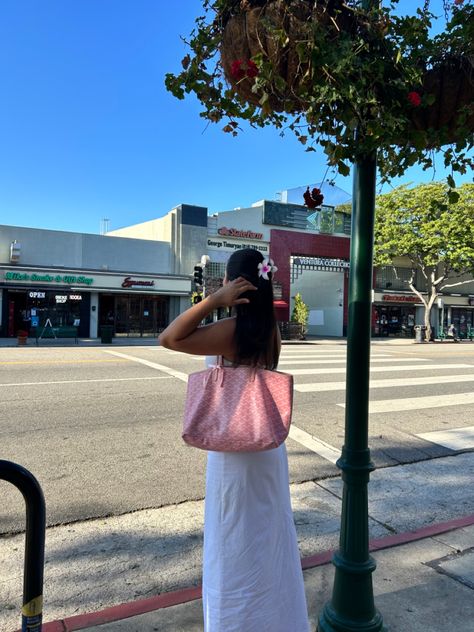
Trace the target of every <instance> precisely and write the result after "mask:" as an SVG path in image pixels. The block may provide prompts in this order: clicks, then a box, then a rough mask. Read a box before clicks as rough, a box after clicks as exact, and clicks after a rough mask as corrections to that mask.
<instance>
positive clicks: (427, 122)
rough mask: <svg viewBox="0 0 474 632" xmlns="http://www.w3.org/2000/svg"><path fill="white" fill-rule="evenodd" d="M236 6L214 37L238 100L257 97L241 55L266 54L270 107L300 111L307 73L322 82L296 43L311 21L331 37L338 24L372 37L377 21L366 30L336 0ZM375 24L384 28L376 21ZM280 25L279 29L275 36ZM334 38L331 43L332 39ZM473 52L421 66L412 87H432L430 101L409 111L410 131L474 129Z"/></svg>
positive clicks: (308, 36)
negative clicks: (271, 76) (419, 82)
mask: <svg viewBox="0 0 474 632" xmlns="http://www.w3.org/2000/svg"><path fill="white" fill-rule="evenodd" d="M256 5H257V6H256ZM239 6H240V12H239V13H237V14H236V15H231V16H227V18H226V20H224V22H225V26H224V29H223V32H222V41H221V45H220V56H221V62H222V67H223V70H224V74H225V77H226V79H227V81H228V82H229V84H230V85H231V86H232V87H233V89H234V90H235V91H236V92H237V94H238V95H239V96H240V97H241V98H242V99H243V100H244V101H246V102H248V103H250V104H253V105H257V106H258V105H263V104H262V102H261V99H262V94H263V93H262V91H261V90H255V74H252V73H251V72H250V73H249V72H248V66H247V63H248V61H249V60H251V59H252V58H254V57H256V56H259V55H261V56H262V57H263V59H264V60H267V61H269V62H270V63H271V64H272V66H273V68H274V70H275V71H276V74H277V75H279V77H281V79H283V81H274V82H273V83H272V84H270V85H267V87H266V92H267V94H268V100H267V103H266V107H267V108H269V109H270V110H271V111H273V112H288V113H297V112H305V111H306V110H307V108H308V105H309V96H310V95H311V91H312V82H313V79H314V78H317V79H318V81H319V82H320V80H321V77H323V71H322V70H321V68H319V66H318V65H317V64H315V63H314V61H313V62H311V61H309V60H308V61H302V60H301V58H300V55H299V54H298V48H299V47H301V46H302V45H304V42H307V41H308V40H312V39H313V37H314V33H313V26H314V24H315V23H319V24H320V25H323V26H324V27H325V30H326V31H327V33H328V35H329V39H334V40H337V38H338V37H339V36H340V33H341V32H344V33H345V34H347V33H349V34H354V35H356V34H358V36H360V35H363V36H364V37H369V38H373V37H377V35H376V33H377V26H375V27H373V26H372V29H370V30H369V29H368V26H367V24H366V23H365V22H364V21H363V19H362V18H361V17H359V15H358V14H357V13H356V12H355V11H354V10H353V9H351V8H350V7H348V6H347V5H346V4H344V2H342V0H333V1H331V0H328V2H327V3H326V4H324V3H320V4H317V5H316V6H314V2H313V1H310V0H300V2H296V3H294V4H292V5H290V7H288V3H287V1H286V0H269V1H267V2H264V1H263V0H244V2H241V3H240V5H239ZM336 25H337V26H336ZM380 25H381V28H383V25H382V23H380ZM281 33H284V34H285V37H281ZM334 45H335V46H337V42H336V41H335V43H334ZM300 52H301V51H300ZM473 60H474V57H473V56H469V55H464V56H461V55H459V56H457V57H456V56H453V57H452V58H451V59H449V60H443V61H442V62H441V63H440V64H439V65H437V66H435V67H433V68H431V69H428V70H427V71H426V74H425V76H424V79H423V86H422V88H416V90H417V91H418V92H420V94H421V95H423V94H430V95H433V96H434V103H433V105H431V106H421V107H419V108H416V109H414V110H413V111H412V112H410V114H409V120H410V121H411V124H412V130H413V131H416V130H418V131H427V132H429V131H430V130H431V131H433V132H440V130H443V132H442V142H441V144H450V143H454V142H457V141H458V140H462V139H464V138H465V137H466V131H467V132H468V133H469V132H472V131H473V130H474V107H472V104H473V102H474V62H473ZM238 61H240V62H242V66H241V70H240V69H238V72H236V69H235V67H234V65H235V63H236V62H238ZM392 80H393V77H387V81H389V82H390V81H392ZM306 86H307V89H306ZM381 98H382V99H383V95H382V96H381ZM469 105H471V108H470V112H469V113H468V114H467V117H466V120H465V121H461V116H462V110H463V108H464V106H469ZM407 132H408V133H409V129H408V130H407ZM392 142H393V144H395V145H405V144H406V142H407V138H406V136H403V138H401V139H400V138H396V139H394V140H393V141H392ZM435 144H436V143H435ZM437 144H439V143H437Z"/></svg>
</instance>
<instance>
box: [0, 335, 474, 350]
mask: <svg viewBox="0 0 474 632" xmlns="http://www.w3.org/2000/svg"><path fill="white" fill-rule="evenodd" d="M462 342H465V341H462ZM467 342H470V341H467ZM157 344H158V342H157V338H156V337H149V338H148V337H147V338H140V337H137V338H132V337H130V338H127V337H126V336H124V337H115V338H113V341H112V344H105V343H102V342H101V340H100V338H78V339H77V343H76V342H75V340H74V338H57V339H54V338H43V339H41V340H39V341H38V345H37V344H36V340H35V338H28V342H27V345H26V346H27V347H31V348H35V349H37V348H39V347H77V346H80V347H103V348H104V349H107V348H110V347H111V346H112V347H128V346H130V347H136V346H143V347H153V346H156V345H157ZM282 344H283V345H291V346H293V345H297V346H304V345H346V344H347V338H343V337H334V338H317V337H311V336H310V337H308V338H307V339H306V340H283V341H282ZM372 344H383V345H395V346H400V345H409V346H411V345H413V344H415V340H414V339H413V338H372ZM445 344H448V343H445ZM1 347H19V345H18V342H17V339H16V338H0V348H1ZM21 348H23V347H21Z"/></svg>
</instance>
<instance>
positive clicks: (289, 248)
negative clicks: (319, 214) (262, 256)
mask: <svg viewBox="0 0 474 632" xmlns="http://www.w3.org/2000/svg"><path fill="white" fill-rule="evenodd" d="M292 255H293V256H297V255H301V256H306V257H334V258H337V259H349V256H350V239H348V238H347V237H335V236H333V235H314V234H309V233H298V232H295V231H289V230H274V229H273V230H272V231H271V232H270V256H271V257H272V259H274V261H275V265H276V266H277V267H278V272H277V274H276V280H277V281H278V282H279V283H281V285H282V290H283V291H282V300H284V301H286V302H287V303H288V305H289V304H290V291H291V281H290V257H291V256H292ZM348 283H349V272H348V271H346V272H345V273H344V329H345V328H346V325H347V295H348ZM289 312H290V310H289V307H280V308H278V309H277V318H278V320H290V313H289Z"/></svg>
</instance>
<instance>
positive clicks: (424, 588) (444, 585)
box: [43, 516, 474, 632]
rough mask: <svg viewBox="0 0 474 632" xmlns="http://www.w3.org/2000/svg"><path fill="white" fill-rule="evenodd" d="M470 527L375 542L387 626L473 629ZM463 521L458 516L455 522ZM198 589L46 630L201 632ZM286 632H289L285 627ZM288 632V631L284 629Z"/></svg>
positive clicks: (313, 566)
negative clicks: (383, 548)
mask: <svg viewBox="0 0 474 632" xmlns="http://www.w3.org/2000/svg"><path fill="white" fill-rule="evenodd" d="M465 523H466V524H467V525H468V526H465V527H458V528H454V529H453V527H454V526H455V524H456V522H451V523H445V524H444V525H438V526H434V527H431V528H427V529H425V530H423V531H421V532H420V533H415V534H412V537H413V541H412V542H409V543H407V544H403V541H404V540H410V536H409V535H408V534H406V535H405V536H403V537H400V538H398V536H393V537H392V542H391V543H390V542H389V541H388V540H389V538H385V539H383V540H379V541H373V542H372V543H371V544H372V550H374V549H375V548H376V547H378V546H380V547H385V546H387V548H385V550H379V551H378V552H376V553H374V558H375V559H376V561H377V570H376V572H375V574H374V576H373V580H374V595H375V603H376V607H377V609H378V610H379V611H380V612H381V613H382V616H383V619H384V624H385V626H386V628H387V631H388V632H428V631H429V632H437V631H440V632H441V630H443V631H444V630H446V629H450V630H455V631H456V632H472V622H473V621H474V599H473V596H474V594H473V589H474V548H473V545H474V526H473V523H474V516H470V518H469V519H466V521H465ZM457 524H462V521H457ZM397 538H398V541H397ZM326 560H327V555H325V554H323V555H320V556H315V558H313V559H311V558H310V559H308V560H304V561H303V562H304V563H305V562H306V564H307V565H308V566H309V568H307V570H305V571H304V580H305V589H306V599H307V603H308V610H309V621H310V629H311V632H313V631H315V630H316V625H317V618H318V614H319V612H320V611H321V608H322V607H323V605H324V604H325V603H326V602H327V601H328V600H329V599H330V597H331V589H332V582H333V575H334V571H333V566H332V564H328V563H327V561H326ZM201 610H202V604H201V600H200V599H199V590H197V589H189V590H182V591H179V592H176V593H173V594H169V595H163V597H162V598H161V599H160V598H155V599H150V600H148V601H142V602H136V603H130V604H125V605H123V606H118V607H117V608H115V609H114V608H111V609H109V610H108V611H103V612H102V613H95V614H93V615H91V616H89V617H88V616H87V615H85V616H83V617H77V618H75V617H72V618H71V619H66V620H63V621H59V622H55V623H51V624H47V625H45V626H44V628H43V631H44V632H70V631H71V632H72V631H73V630H89V631H92V630H95V631H96V632H149V631H150V630H156V631H158V630H159V631H160V632H202V630H203V625H202V611H201ZM285 632H286V631H285ZM288 632H293V631H292V630H288Z"/></svg>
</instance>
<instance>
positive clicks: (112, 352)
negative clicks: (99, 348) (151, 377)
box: [104, 349, 188, 382]
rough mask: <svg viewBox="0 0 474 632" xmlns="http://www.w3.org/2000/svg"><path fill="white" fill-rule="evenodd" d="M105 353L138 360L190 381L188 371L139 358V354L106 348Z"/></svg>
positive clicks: (132, 360)
mask: <svg viewBox="0 0 474 632" xmlns="http://www.w3.org/2000/svg"><path fill="white" fill-rule="evenodd" d="M104 353H110V355H114V356H117V357H118V358H125V360H130V361H131V362H138V363H139V364H144V365H145V366H148V367H150V368H151V369H156V370H157V371H162V372H163V373H167V374H168V375H171V376H172V377H176V378H177V379H178V380H181V381H182V382H187V381H188V376H187V374H186V373H182V372H181V371H175V370H174V369H171V368H170V367H169V366H164V365H163V364H158V363H157V362H150V361H149V360H144V359H143V358H138V357H137V356H132V355H128V354H127V353H119V352H118V351H108V350H105V349H104Z"/></svg>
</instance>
